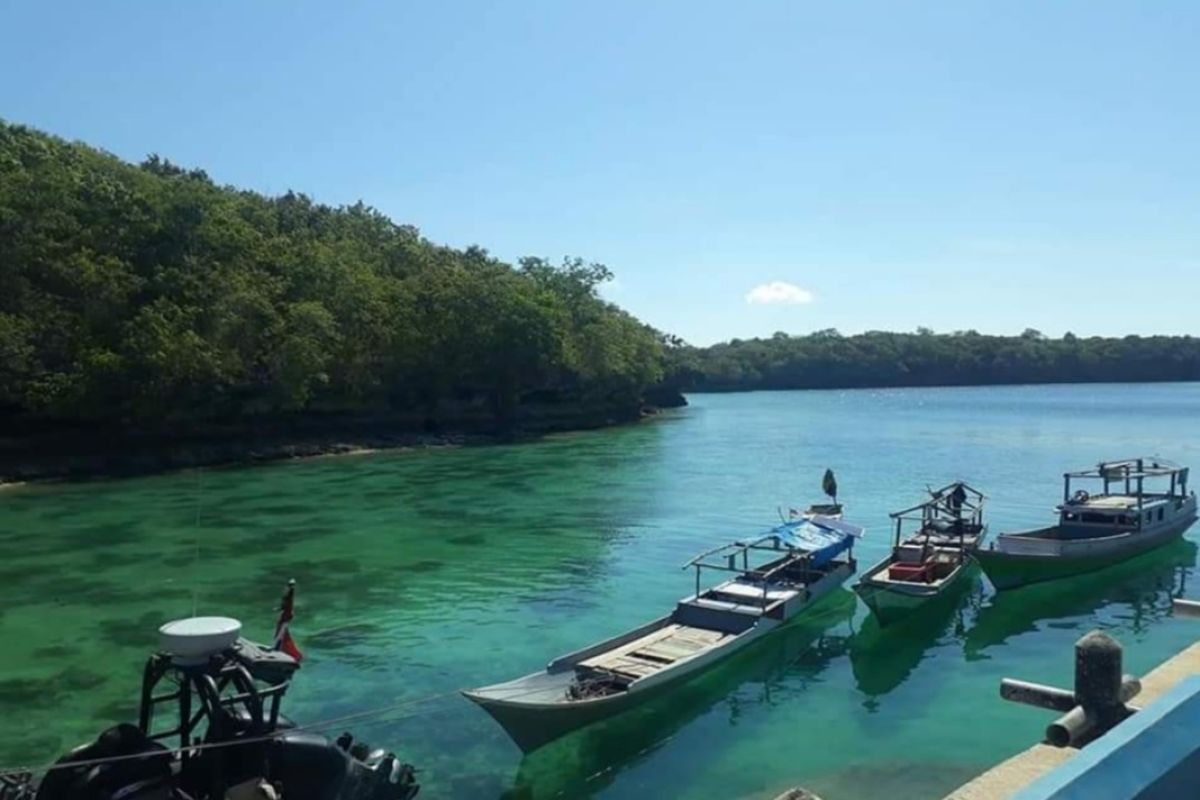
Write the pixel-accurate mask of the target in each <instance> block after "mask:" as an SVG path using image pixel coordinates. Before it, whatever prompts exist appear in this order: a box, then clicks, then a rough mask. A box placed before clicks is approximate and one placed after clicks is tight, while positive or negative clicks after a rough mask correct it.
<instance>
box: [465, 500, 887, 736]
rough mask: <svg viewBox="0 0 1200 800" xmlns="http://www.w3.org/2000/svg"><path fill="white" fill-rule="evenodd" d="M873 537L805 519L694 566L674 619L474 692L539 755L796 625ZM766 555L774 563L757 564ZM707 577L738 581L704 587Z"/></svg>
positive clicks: (827, 520) (823, 519) (849, 570)
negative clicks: (689, 590)
mask: <svg viewBox="0 0 1200 800" xmlns="http://www.w3.org/2000/svg"><path fill="white" fill-rule="evenodd" d="M862 534H863V529H862V528H860V527H858V526H856V525H851V524H848V523H846V522H843V521H841V520H840V519H835V518H833V517H827V516H822V515H807V514H806V515H803V516H802V517H800V518H799V519H795V520H791V521H787V522H783V523H782V524H780V525H778V526H776V527H775V528H772V529H771V530H769V531H768V532H767V533H765V534H764V535H761V536H758V537H756V538H754V539H752V540H749V541H744V542H735V543H733V544H728V545H723V546H721V547H718V548H715V549H713V550H709V551H707V552H705V553H702V554H701V555H699V556H697V557H696V558H694V559H692V560H691V561H689V562H688V563H687V564H686V565H684V568H685V569H687V568H694V569H695V571H696V590H695V593H694V594H692V595H690V596H688V597H685V598H684V599H682V600H680V601H679V602H678V603H677V604H676V605H675V609H674V610H673V611H672V612H671V613H670V614H668V615H666V616H664V617H660V618H658V619H656V620H653V621H652V622H648V623H646V624H645V625H642V626H640V627H638V628H634V629H633V630H630V631H627V632H626V633H623V634H621V635H619V636H615V637H613V638H611V639H606V640H605V641H602V642H598V643H596V644H593V645H591V646H590V647H585V648H584V649H582V650H578V651H576V652H574V653H568V654H567V655H564V656H561V657H559V658H556V659H555V660H554V661H551V662H550V664H549V665H548V666H547V667H546V668H545V669H544V670H542V671H541V672H535V673H532V674H530V675H526V676H524V677H522V678H517V679H516V680H511V681H508V682H505V683H497V684H494V685H492V686H484V687H482V688H479V689H472V690H469V691H465V692H463V694H464V695H465V696H466V697H467V698H469V699H470V700H472V701H474V702H475V703H477V704H479V705H480V706H482V707H483V708H484V710H486V711H487V712H488V713H489V714H491V715H492V717H493V718H495V720H496V721H497V722H499V723H500V725H501V726H502V727H503V728H504V730H505V731H507V732H508V735H509V736H510V737H512V739H513V741H515V742H516V743H517V745H518V746H519V747H520V748H521V749H522V750H524V751H525V752H529V751H531V750H535V749H537V748H538V747H541V746H542V745H544V744H547V743H548V742H551V741H553V740H554V739H557V738H559V737H560V736H563V735H565V734H567V733H569V732H571V731H573V730H575V729H577V728H581V727H583V726H585V725H589V724H591V723H593V722H597V721H599V720H602V719H606V718H608V717H611V716H613V715H615V714H618V713H620V712H622V711H625V710H627V709H629V708H632V707H633V706H635V705H637V704H639V703H641V702H643V701H644V700H645V699H647V698H648V697H649V696H650V695H651V694H652V693H654V691H655V690H657V689H660V688H663V687H665V686H667V685H668V684H671V683H674V682H676V681H678V680H681V679H683V678H685V677H687V676H690V675H695V674H696V673H698V672H700V671H702V670H703V669H705V668H706V667H709V666H711V665H712V664H714V663H715V662H717V661H718V660H720V659H723V658H725V657H727V656H730V655H732V654H733V653H735V652H738V651H739V650H741V649H743V648H744V647H746V646H747V645H749V644H750V643H751V642H753V641H755V640H757V639H759V638H761V637H763V636H765V635H766V634H768V633H770V632H771V631H773V630H775V629H776V628H779V627H780V626H782V625H784V624H785V623H787V622H788V621H789V620H791V619H793V618H795V617H796V616H797V615H798V614H800V613H801V612H803V611H804V610H805V609H806V608H808V607H809V606H811V605H812V604H813V603H815V602H816V601H817V600H819V599H820V598H821V597H823V596H824V595H826V594H828V593H829V592H830V591H832V590H833V589H835V588H837V587H838V586H840V585H841V584H842V583H843V582H844V581H845V580H846V579H847V578H849V577H850V576H851V575H853V574H854V570H855V566H856V563H855V560H854V554H853V548H854V542H855V540H856V539H857V538H858V537H859V536H861V535H862ZM763 554H765V555H766V557H767V561H766V563H763V564H760V565H758V566H751V564H752V560H755V558H756V557H757V556H761V555H763ZM704 570H714V571H721V572H733V573H736V575H735V577H733V578H732V579H730V580H727V581H725V582H723V583H720V584H718V585H716V586H714V587H712V588H710V589H701V573H702V572H703V571H704Z"/></svg>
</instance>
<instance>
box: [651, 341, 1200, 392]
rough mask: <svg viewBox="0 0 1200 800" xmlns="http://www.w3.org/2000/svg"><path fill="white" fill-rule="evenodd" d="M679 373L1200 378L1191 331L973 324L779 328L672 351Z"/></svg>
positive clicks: (747, 377) (792, 378) (938, 382)
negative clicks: (1104, 333) (1072, 330)
mask: <svg viewBox="0 0 1200 800" xmlns="http://www.w3.org/2000/svg"><path fill="white" fill-rule="evenodd" d="M672 362H673V367H672V370H671V371H672V373H673V375H674V376H675V380H676V381H678V382H679V383H680V384H682V385H684V386H685V387H686V388H689V389H693V390H699V391H746V390H753V389H826V388H853V387H870V386H960V385H980V384H1005V383H1095V382H1110V381H1111V382H1124V381H1196V380H1200V339H1197V338H1195V337H1192V336H1149V337H1139V336H1126V337H1123V338H1099V337H1093V338H1082V337H1077V336H1073V335H1071V334H1067V335H1065V336H1064V337H1063V338H1061V339H1050V338H1047V337H1045V336H1043V335H1042V334H1041V333H1039V332H1038V331H1035V330H1027V331H1025V333H1023V334H1021V335H1020V336H985V335H982V334H979V333H976V332H974V331H964V332H958V333H953V334H935V333H933V332H932V331H928V330H922V331H919V332H917V333H911V334H908V333H883V332H874V331H873V332H869V333H864V334H859V335H855V336H842V335H841V334H839V333H838V332H837V331H832V330H829V331H820V332H818V333H813V334H810V335H807V336H788V335H787V334H783V333H777V334H775V336H773V337H771V338H770V339H746V340H738V339H735V340H733V341H731V342H728V343H724V344H718V345H714V346H712V347H708V348H690V347H678V348H675V349H673V350H672Z"/></svg>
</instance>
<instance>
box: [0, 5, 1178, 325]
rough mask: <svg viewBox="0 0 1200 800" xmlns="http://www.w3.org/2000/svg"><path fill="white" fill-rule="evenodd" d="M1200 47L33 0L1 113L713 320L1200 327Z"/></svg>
mask: <svg viewBox="0 0 1200 800" xmlns="http://www.w3.org/2000/svg"><path fill="white" fill-rule="evenodd" d="M1197 42H1200V4H1198V3H1194V2H1190V1H1189V2H1168V1H1160V2H1154V3H1134V2H1125V3H1115V2H1104V1H1103V0H1101V1H1099V2H1096V1H1090V2H1054V3H1045V2H1016V1H1014V2H994V3H978V2H970V1H969V0H966V1H960V0H955V2H944V3H936V4H934V3H919V2H915V3H906V4H897V3H892V2H844V3H843V2H838V3H816V2H811V3H803V2H799V0H787V1H786V2H752V3H744V4H735V3H708V2H697V1H696V0H687V2H683V1H680V2H645V0H642V2H623V1H621V0H606V1H605V2H587V3H572V2H565V0H547V1H546V2H536V1H534V0H519V1H514V2H509V3H495V2H479V3H466V2H443V3H422V4H417V3H400V2H379V3H369V4H366V3H331V2H321V3H316V2H265V1H264V2H249V3H246V2H216V1H215V0H206V2H182V1H180V2H171V1H169V0H164V1H163V2H148V1H146V2H121V3H95V2H86V3H83V2H80V3H63V2H55V0H40V2H21V1H18V2H13V1H12V0H10V1H9V2H7V3H5V4H4V5H3V6H0V75H3V76H4V79H3V80H0V117H4V118H6V119H8V120H9V121H12V122H20V123H25V124H29V125H32V126H35V127H38V128H42V129H44V130H47V131H50V132H52V133H56V134H59V135H61V136H65V137H67V138H71V139H81V140H84V141H86V142H88V143H91V144H94V145H97V146H100V147H103V148H105V149H107V150H109V151H111V152H113V153H116V154H117V155H120V156H122V157H125V158H129V159H133V160H139V159H141V158H142V157H143V156H145V155H146V154H147V153H150V152H158V153H160V154H162V155H164V156H166V157H168V158H170V159H172V160H173V161H176V162H179V163H182V164H185V165H189V166H200V167H203V168H204V169H206V170H208V172H209V174H210V175H212V176H213V178H214V179H216V180H218V181H220V182H223V183H231V184H235V185H237V186H241V187H249V188H253V189H257V190H261V191H264V192H270V193H278V192H282V191H285V190H287V189H289V188H290V189H295V190H298V191H303V192H306V193H308V194H310V195H312V196H313V197H315V198H316V199H318V200H320V201H323V202H328V203H334V204H337V203H350V202H354V201H356V200H359V199H362V200H364V201H365V202H367V203H369V204H371V205H373V206H375V207H377V208H379V209H380V210H382V211H383V212H385V213H387V214H388V215H390V216H391V217H393V218H394V219H396V220H397V221H400V222H405V223H411V224H414V225H416V226H418V227H419V228H420V229H421V230H422V232H423V233H424V234H425V235H426V236H427V237H429V238H430V239H432V240H434V241H438V242H444V243H449V244H453V245H460V246H462V245H467V244H472V243H478V244H480V245H483V246H484V247H487V248H488V249H489V250H490V251H491V252H493V253H494V254H496V255H498V256H500V257H503V258H506V259H514V258H516V257H518V256H520V255H525V254H537V255H545V256H549V257H552V258H555V259H557V258H558V257H560V256H562V255H566V254H570V255H579V256H582V257H584V258H588V259H591V260H596V261H602V262H604V263H606V264H608V265H609V266H610V267H611V268H612V269H613V271H614V272H615V273H616V275H617V281H616V283H615V284H614V285H613V286H611V287H610V288H609V289H608V290H606V291H607V293H608V295H609V296H610V297H611V298H612V299H613V300H615V301H616V302H618V303H620V304H621V305H623V306H625V307H626V308H628V309H629V310H630V311H632V312H633V313H635V314H637V315H638V316H639V317H641V318H643V319H645V320H646V321H648V322H650V323H652V324H654V325H656V326H658V327H660V328H663V329H666V330H669V331H672V332H675V333H678V334H680V335H682V336H683V337H684V338H686V339H688V340H689V341H693V342H696V343H700V344H704V343H709V342H712V341H716V340H719V339H725V338H730V337H740V338H746V337H750V336H756V335H770V334H771V333H773V332H775V331H779V330H782V331H787V332H789V333H804V332H808V331H812V330H817V329H821V328H827V327H836V328H839V329H841V330H842V331H844V332H856V331H862V330H871V329H887V330H913V329H915V328H916V327H917V326H928V327H931V328H934V329H935V330H939V331H950V330H955V329H965V328H975V329H978V330H981V331H984V332H999V333H1003V332H1011V333H1017V332H1020V331H1021V330H1023V329H1024V328H1026V327H1035V328H1039V329H1041V330H1043V331H1045V332H1047V333H1051V334H1060V333H1062V332H1064V331H1066V330H1071V331H1074V332H1075V333H1077V334H1081V335H1083V334H1124V333H1131V332H1136V333H1193V334H1196V333H1200V324H1197V321H1196V317H1195V312H1194V310H1193V309H1194V308H1195V305H1196V299H1197V289H1200V102H1198V100H1197V96H1198V94H1200V87H1198V80H1200V47H1197V44H1196V43H1197ZM752 301H759V302H752Z"/></svg>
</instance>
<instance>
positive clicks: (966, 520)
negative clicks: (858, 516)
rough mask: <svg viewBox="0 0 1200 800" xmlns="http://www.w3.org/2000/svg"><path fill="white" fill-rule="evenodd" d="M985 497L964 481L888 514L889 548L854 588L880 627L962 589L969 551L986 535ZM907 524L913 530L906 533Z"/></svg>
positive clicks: (972, 551) (933, 492)
mask: <svg viewBox="0 0 1200 800" xmlns="http://www.w3.org/2000/svg"><path fill="white" fill-rule="evenodd" d="M984 500H985V498H984V496H983V494H982V493H980V492H979V491H977V490H976V489H973V488H971V487H970V486H968V485H967V484H965V483H961V482H959V483H952V484H950V485H949V486H944V487H942V488H941V489H938V490H937V491H932V490H931V491H930V498H929V499H928V500H926V501H925V502H924V503H921V504H920V505H916V506H913V507H912V508H906V509H904V510H903V511H897V512H895V513H893V514H891V515H890V516H891V518H892V519H893V520H894V521H895V524H896V539H895V542H894V544H893V546H892V552H891V553H890V554H888V556H887V557H886V558H884V559H883V560H882V561H880V562H879V563H878V564H876V565H875V566H873V567H871V568H870V569H869V570H867V572H866V573H865V574H864V575H863V577H862V580H860V581H859V582H858V585H857V586H855V587H854V591H855V592H857V593H858V595H859V596H860V597H861V598H862V599H863V601H864V602H866V604H867V605H868V606H869V607H870V609H871V611H873V612H874V613H875V616H876V617H877V618H878V619H879V622H880V624H881V625H887V624H889V623H892V622H895V621H897V620H899V619H900V618H902V617H905V616H907V615H908V614H910V613H911V612H913V611H915V610H917V609H919V608H922V607H924V606H926V605H928V604H930V603H932V602H933V601H935V600H937V599H939V598H948V597H950V596H952V595H955V594H956V593H957V590H958V589H959V588H962V587H965V585H966V581H965V580H964V579H965V577H966V576H967V575H968V573H969V571H970V569H971V555H972V554H973V553H974V552H975V551H976V550H977V549H978V547H979V543H980V541H982V539H983V537H984V536H985V535H986V534H987V528H986V526H984V524H983V504H984ZM911 523H915V524H916V526H917V529H916V532H915V533H913V534H911V535H908V536H907V537H906V535H905V528H906V526H908V527H910V528H911Z"/></svg>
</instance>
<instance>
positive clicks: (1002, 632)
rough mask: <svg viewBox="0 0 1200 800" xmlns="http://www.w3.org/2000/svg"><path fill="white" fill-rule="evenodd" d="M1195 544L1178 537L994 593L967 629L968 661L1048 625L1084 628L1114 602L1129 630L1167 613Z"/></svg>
mask: <svg viewBox="0 0 1200 800" xmlns="http://www.w3.org/2000/svg"><path fill="white" fill-rule="evenodd" d="M1198 549H1200V548H1197V546H1196V543H1195V542H1192V541H1190V540H1187V539H1179V540H1176V541H1174V542H1171V543H1170V544H1167V545H1165V546H1163V547H1160V548H1158V549H1156V550H1152V551H1150V552H1148V553H1143V554H1142V555H1140V556H1137V557H1135V558H1131V559H1129V560H1128V561H1125V562H1123V563H1121V564H1116V565H1114V566H1111V567H1107V568H1105V569H1102V570H1098V571H1096V572H1089V573H1086V574H1084V575H1078V576H1075V577H1072V578H1062V579H1059V580H1055V581H1048V582H1045V583H1037V584H1032V585H1030V586H1025V587H1022V588H1019V589H1013V590H1010V591H1005V592H998V593H996V594H994V595H993V596H992V597H991V599H990V601H989V602H988V603H987V604H985V605H984V606H983V607H982V608H981V609H980V610H979V614H978V615H977V616H976V619H975V624H974V625H973V626H972V627H971V629H970V630H969V631H967V635H966V639H965V642H964V648H965V653H966V657H967V660H973V659H980V658H987V656H986V655H985V651H986V650H987V649H988V648H990V647H995V646H997V645H1002V644H1004V643H1005V642H1006V641H1007V640H1008V639H1009V638H1011V637H1013V636H1018V635H1020V634H1022V633H1028V632H1030V631H1035V630H1037V629H1038V623H1042V624H1044V625H1046V626H1049V627H1064V628H1076V627H1084V625H1083V621H1081V620H1079V619H1078V618H1082V617H1091V616H1093V615H1095V614H1096V612H1098V611H1099V610H1100V609H1102V608H1104V607H1105V606H1107V605H1109V604H1113V603H1118V604H1122V605H1125V606H1128V607H1129V608H1130V609H1131V610H1132V619H1131V621H1130V624H1131V626H1132V628H1133V630H1134V631H1141V630H1143V629H1144V628H1145V627H1146V626H1147V625H1149V624H1150V623H1153V622H1157V621H1159V620H1161V619H1163V618H1165V617H1168V616H1170V615H1171V613H1172V612H1171V600H1172V599H1173V598H1176V597H1181V596H1182V595H1183V592H1184V590H1185V588H1186V584H1187V581H1188V579H1189V577H1190V576H1191V574H1192V570H1193V569H1194V568H1195V565H1196V554H1197V550H1198Z"/></svg>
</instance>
